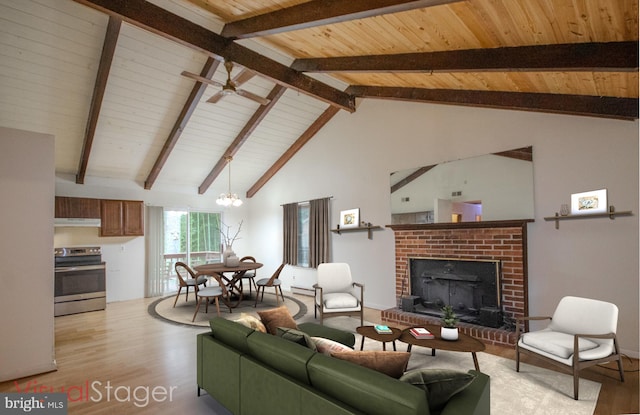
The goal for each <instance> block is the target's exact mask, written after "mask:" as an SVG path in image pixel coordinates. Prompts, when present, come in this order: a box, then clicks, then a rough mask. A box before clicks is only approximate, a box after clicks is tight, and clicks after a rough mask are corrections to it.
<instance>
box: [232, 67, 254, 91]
mask: <svg viewBox="0 0 640 415" xmlns="http://www.w3.org/2000/svg"><path fill="white" fill-rule="evenodd" d="M254 76H256V73H255V72H253V71H250V70H248V69H243V70H242V71H241V72H240V73H239V74H238V75H236V76H235V77H234V78H233V84H234V85H235V86H236V87H239V86H240V85H242V84H244V83H245V82H248V81H249V80H250V79H251V78H253V77H254Z"/></svg>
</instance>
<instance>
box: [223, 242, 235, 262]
mask: <svg viewBox="0 0 640 415" xmlns="http://www.w3.org/2000/svg"><path fill="white" fill-rule="evenodd" d="M232 255H233V256H235V255H236V253H235V252H233V249H232V248H231V246H227V247H226V248H224V251H222V263H223V264H225V265H227V258H229V257H230V256H232Z"/></svg>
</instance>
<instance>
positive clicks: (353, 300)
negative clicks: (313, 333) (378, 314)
mask: <svg viewBox="0 0 640 415" xmlns="http://www.w3.org/2000/svg"><path fill="white" fill-rule="evenodd" d="M313 289H314V313H313V316H314V318H317V317H318V312H320V324H323V320H324V318H325V317H333V316H350V315H358V316H360V325H361V326H363V325H364V305H363V304H362V297H363V293H364V285H362V284H360V283H357V282H354V281H353V279H352V278H351V268H350V267H349V264H345V263H340V262H333V263H324V264H320V265H318V282H317V283H316V284H314V285H313Z"/></svg>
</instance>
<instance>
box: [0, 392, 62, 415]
mask: <svg viewBox="0 0 640 415" xmlns="http://www.w3.org/2000/svg"><path fill="white" fill-rule="evenodd" d="M17 414H46V415H67V394H66V393H0V415H17Z"/></svg>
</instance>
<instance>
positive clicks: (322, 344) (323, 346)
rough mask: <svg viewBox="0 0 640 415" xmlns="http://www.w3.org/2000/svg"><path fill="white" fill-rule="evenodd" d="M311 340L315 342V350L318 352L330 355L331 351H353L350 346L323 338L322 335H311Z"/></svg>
mask: <svg viewBox="0 0 640 415" xmlns="http://www.w3.org/2000/svg"><path fill="white" fill-rule="evenodd" d="M311 340H312V341H313V342H314V343H315V344H316V350H317V351H318V353H322V354H326V355H331V354H332V353H337V352H353V349H352V348H351V347H349V346H345V345H344V344H342V343H339V342H336V341H333V340H331V339H325V338H324V337H312V338H311Z"/></svg>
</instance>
